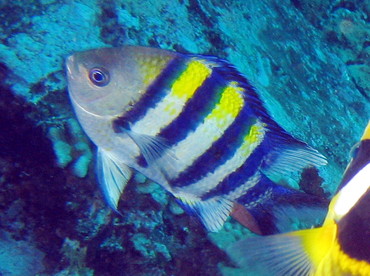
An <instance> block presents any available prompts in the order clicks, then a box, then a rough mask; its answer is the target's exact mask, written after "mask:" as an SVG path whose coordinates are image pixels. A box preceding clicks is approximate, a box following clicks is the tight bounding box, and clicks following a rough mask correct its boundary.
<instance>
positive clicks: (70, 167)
mask: <svg viewBox="0 0 370 276" xmlns="http://www.w3.org/2000/svg"><path fill="white" fill-rule="evenodd" d="M365 2H366V1H357V0H351V1H339V0H337V1H308V0H291V1H288V0H283V1H276V0H263V1H216V0H179V1H168V0H157V1H149V0H143V1H129V0H116V1H113V0H109V1H96V0H93V1H85V0H76V1H54V0H43V1H38V2H37V1H35V2H33V1H32V2H27V1H22V0H17V1H0V19H1V20H0V95H1V96H0V112H1V116H0V149H1V151H0V164H1V166H0V210H1V212H0V226H1V229H0V233H1V236H0V247H1V248H2V250H1V252H0V253H1V254H0V274H1V275H35V274H36V273H42V275H148V274H153V275H192V274H195V273H196V274H198V275H221V274H224V275H238V273H239V272H238V269H236V268H234V267H233V265H232V263H230V261H229V260H228V258H227V256H226V255H225V253H224V252H223V251H222V249H223V248H225V247H227V246H228V244H230V243H231V242H232V241H235V240H237V239H239V238H240V237H242V236H243V237H245V236H246V235H250V233H249V231H248V230H246V229H245V228H243V227H242V226H240V225H239V224H237V223H236V222H235V221H234V220H232V219H230V220H229V221H228V222H227V223H226V224H225V227H224V228H223V230H222V231H220V232H219V233H206V232H205V230H204V229H203V227H202V225H200V223H199V222H198V221H197V220H196V219H195V218H193V217H190V216H189V215H187V214H185V213H184V212H183V210H182V209H181V208H180V207H179V206H178V205H177V203H176V202H175V201H174V200H173V199H172V198H171V197H170V196H169V195H168V194H167V193H165V192H164V191H163V189H162V188H161V187H159V186H158V185H157V184H155V183H153V182H151V181H150V180H148V179H146V178H145V177H144V176H143V175H140V174H136V175H135V176H134V177H133V179H132V180H131V181H130V183H129V184H128V186H127V188H126V191H125V193H124V194H123V196H122V199H121V202H120V205H119V210H120V211H121V213H122V215H119V214H115V213H113V212H112V211H111V210H109V208H107V207H106V205H105V203H104V202H103V200H102V196H101V195H100V192H99V190H98V186H97V183H96V179H95V175H94V171H93V170H92V167H93V166H92V165H93V161H94V154H93V153H94V151H95V149H94V148H93V147H92V144H91V143H90V142H89V140H88V139H87V137H86V136H85V135H84V133H83V132H82V131H81V128H80V127H79V125H78V123H77V121H76V120H75V117H74V114H73V113H72V109H71V107H70V103H69V100H68V96H67V93H66V81H65V76H64V65H63V63H64V59H65V58H66V57H67V56H68V55H69V54H71V53H73V52H75V51H79V50H86V49H90V48H96V47H104V46H119V45H122V44H135V45H137V44H139V45H145V46H154V47H161V48H165V49H170V50H177V51H182V52H192V53H201V54H213V55H217V56H219V57H221V58H225V59H227V60H229V61H230V62H232V63H234V64H235V65H236V67H237V68H238V69H239V70H240V71H241V72H243V73H244V74H245V75H246V76H247V77H248V78H249V79H250V80H251V82H252V83H253V84H254V85H255V86H256V87H257V89H258V91H259V93H260V95H261V97H262V99H263V100H264V102H265V103H266V106H267V109H268V110H269V111H270V113H271V114H272V116H273V117H274V118H275V119H276V120H277V121H278V122H279V123H280V124H281V125H283V126H284V127H285V128H286V129H287V130H289V131H290V132H291V133H293V134H294V135H295V136H296V137H298V138H301V139H302V140H305V141H307V142H308V143H309V144H311V145H312V146H313V147H315V148H317V149H318V150H319V151H320V152H322V153H323V154H324V155H326V156H327V157H328V160H329V165H328V166H326V167H325V168H320V170H319V171H318V172H317V171H312V170H308V171H305V173H304V174H302V175H292V177H291V178H290V179H284V181H292V182H294V183H296V185H297V187H298V185H300V187H301V188H302V189H304V190H306V191H308V192H310V193H313V194H320V195H329V194H333V192H334V191H335V189H336V185H337V183H338V182H339V179H340V177H341V174H342V171H343V170H344V167H345V164H346V163H347V160H348V158H349V157H348V156H347V152H348V148H350V147H351V146H352V144H353V143H354V142H355V141H357V138H358V137H359V135H360V134H361V132H362V129H363V127H364V125H365V124H366V122H367V120H368V119H369V114H370V104H369V101H370V92H369V91H370V82H369V79H370V78H369V75H370V64H369V61H370V58H369V55H370V41H369V37H370V27H369V17H370V15H369V13H370V10H369V6H368V5H366V4H365ZM15 262H19V263H22V264H24V265H23V266H17V267H16V266H15V265H12V264H14V263H15Z"/></svg>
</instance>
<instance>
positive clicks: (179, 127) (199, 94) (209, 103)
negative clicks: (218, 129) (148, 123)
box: [159, 68, 225, 145]
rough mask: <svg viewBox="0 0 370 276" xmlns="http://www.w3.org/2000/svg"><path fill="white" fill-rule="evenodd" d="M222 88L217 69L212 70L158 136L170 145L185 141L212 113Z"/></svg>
mask: <svg viewBox="0 0 370 276" xmlns="http://www.w3.org/2000/svg"><path fill="white" fill-rule="evenodd" d="M224 86H225V81H224V79H222V78H221V77H220V75H219V74H218V73H217V68H214V69H213V70H212V73H211V75H210V76H209V77H208V78H207V79H206V80H205V81H204V82H203V84H202V85H201V86H200V87H199V88H198V89H197V90H196V91H195V93H194V95H193V97H192V98H190V99H189V101H188V102H187V103H186V105H185V107H184V109H183V110H182V111H181V113H180V114H179V115H178V116H177V117H176V118H175V119H174V120H173V121H172V122H171V123H170V124H169V125H168V126H166V127H165V128H163V129H162V130H161V131H160V133H159V136H161V137H163V138H165V139H166V140H167V141H168V142H169V144H170V145H173V144H176V143H178V142H179V141H181V140H183V139H185V138H186V136H187V135H188V133H189V132H192V131H194V130H195V129H196V128H197V126H198V125H199V124H200V123H202V121H203V120H204V118H205V117H206V116H207V115H208V114H209V113H211V112H212V110H213V109H214V107H215V106H216V104H217V103H218V101H219V99H220V96H221V94H222V89H223V88H224Z"/></svg>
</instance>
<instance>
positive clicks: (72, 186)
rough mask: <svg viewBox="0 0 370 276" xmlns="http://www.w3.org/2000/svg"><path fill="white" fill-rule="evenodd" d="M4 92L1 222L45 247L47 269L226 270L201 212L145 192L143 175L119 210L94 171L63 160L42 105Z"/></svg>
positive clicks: (187, 272)
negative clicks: (81, 174)
mask: <svg viewBox="0 0 370 276" xmlns="http://www.w3.org/2000/svg"><path fill="white" fill-rule="evenodd" d="M5 73H6V72H4V74H5ZM0 93H1V97H0V112H1V116H0V145H1V151H0V212H1V213H0V226H1V229H2V231H5V232H7V233H10V235H11V238H12V239H14V240H27V241H30V242H32V243H34V244H35V245H36V246H37V248H38V249H39V250H41V251H42V252H44V253H45V257H44V260H43V265H44V267H45V271H44V272H45V273H47V275H55V274H56V273H58V272H63V273H67V275H70V274H68V273H77V274H79V275H128V274H129V275H147V274H149V273H152V274H155V275H190V274H194V273H199V274H202V275H218V274H220V272H219V270H218V266H217V265H218V264H219V263H220V262H228V261H227V257H226V255H225V253H223V252H222V251H221V250H220V249H218V248H217V247H216V246H215V245H213V244H212V243H211V242H210V241H209V240H208V239H207V238H206V235H205V232H204V229H203V228H202V226H201V225H200V224H199V223H198V222H196V221H195V220H194V218H191V217H189V216H188V215H185V214H183V215H181V214H180V215H179V214H177V215H175V214H173V213H172V212H171V211H170V210H169V208H170V207H169V205H168V204H164V205H161V204H159V203H158V202H156V201H155V200H153V198H152V197H151V196H150V195H149V194H139V193H138V191H137V189H135V187H136V186H135V184H136V183H131V185H128V187H127V190H126V191H125V194H124V195H123V199H122V202H121V206H120V209H121V210H123V216H122V217H121V216H118V215H113V213H112V212H111V211H110V210H109V209H108V208H106V206H105V205H104V203H103V202H102V201H101V200H100V195H99V192H98V188H97V184H96V182H95V178H94V176H93V174H92V173H90V174H89V175H88V176H87V177H85V178H84V179H80V178H78V177H76V176H74V175H73V174H72V173H71V172H70V170H69V169H68V167H67V168H66V169H61V168H59V167H58V166H57V164H56V162H55V160H56V157H55V155H54V152H53V149H52V143H51V141H50V140H49V139H48V138H47V137H46V134H45V133H46V132H47V130H46V129H44V128H43V127H44V126H45V124H39V123H40V122H37V123H35V122H34V119H33V118H35V116H34V115H35V113H36V112H37V110H36V107H34V106H32V105H29V104H27V103H26V102H25V101H24V100H23V99H21V98H18V97H16V96H14V94H13V93H12V91H11V90H10V89H9V88H7V87H4V86H1V85H0ZM36 124H37V125H38V126H35V125H36ZM61 275H66V274H61Z"/></svg>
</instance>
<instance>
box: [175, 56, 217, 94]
mask: <svg viewBox="0 0 370 276" xmlns="http://www.w3.org/2000/svg"><path fill="white" fill-rule="evenodd" d="M210 74H211V69H210V68H208V67H207V66H206V65H205V64H203V63H202V62H200V61H197V60H194V61H191V62H190V63H189V64H188V67H187V68H186V70H185V71H184V72H183V73H182V74H181V75H180V77H179V78H178V79H177V80H176V81H175V82H174V83H173V85H172V90H171V94H170V95H171V96H173V97H178V98H179V99H183V100H188V99H190V98H191V97H192V96H193V95H194V92H195V91H196V90H197V89H198V88H199V87H200V86H201V85H202V84H203V82H204V81H205V79H206V78H208V77H209V75H210Z"/></svg>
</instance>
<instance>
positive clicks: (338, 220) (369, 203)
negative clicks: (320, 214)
mask: <svg viewBox="0 0 370 276" xmlns="http://www.w3.org/2000/svg"><path fill="white" fill-rule="evenodd" d="M227 252H228V254H229V256H231V258H232V259H233V260H235V262H236V263H238V264H239V266H240V267H243V268H245V270H247V271H249V272H250V273H251V274H250V275H276V276H279V275H284V276H292V275H297V276H298V275H299V276H305V275H317V276H319V275H323V276H324V275H325V276H331V275H332V276H341V275H346V276H349V275H362V276H365V275H367V276H368V275H370V121H369V122H368V124H367V127H366V129H365V131H364V134H363V136H362V138H361V140H360V142H359V143H358V144H357V145H356V146H355V150H354V151H353V157H352V159H351V161H350V162H349V164H348V166H347V168H346V170H345V172H344V175H343V177H342V181H341V183H340V185H339V188H338V191H337V193H336V195H335V196H334V197H333V198H332V200H331V202H330V205H329V210H328V212H327V215H326V218H325V221H324V223H323V225H322V226H321V227H319V228H313V229H306V230H300V231H295V232H290V233H284V234H276V235H271V236H256V237H253V238H249V239H244V240H241V241H238V242H236V243H235V244H233V245H232V246H230V247H229V248H228V249H227Z"/></svg>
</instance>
